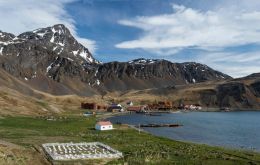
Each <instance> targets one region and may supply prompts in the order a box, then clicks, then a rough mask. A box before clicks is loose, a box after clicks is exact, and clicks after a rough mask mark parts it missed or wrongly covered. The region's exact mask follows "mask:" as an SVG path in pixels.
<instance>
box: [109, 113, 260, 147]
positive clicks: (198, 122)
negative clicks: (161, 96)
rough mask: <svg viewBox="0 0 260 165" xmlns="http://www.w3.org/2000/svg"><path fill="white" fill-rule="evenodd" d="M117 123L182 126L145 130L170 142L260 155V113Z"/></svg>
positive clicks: (139, 118) (126, 119) (170, 116)
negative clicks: (196, 144)
mask: <svg viewBox="0 0 260 165" xmlns="http://www.w3.org/2000/svg"><path fill="white" fill-rule="evenodd" d="M110 121H112V122H113V123H116V122H121V123H126V124H133V125H138V124H148V123H179V124H183V125H184V126H183V127H178V128H170V127H164V128H162V127H161V128H145V129H144V130H146V131H148V132H150V133H152V134H154V135H157V136H164V137H168V138H170V139H175V140H181V141H190V142H195V143H204V144H210V145H215V146H224V147H230V148H239V149H249V150H256V151H260V112H253V111H252V112H191V113H173V114H162V116H148V115H147V116H146V115H141V114H132V115H125V116H116V117H112V118H110Z"/></svg>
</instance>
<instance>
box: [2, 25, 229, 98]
mask: <svg viewBox="0 0 260 165" xmlns="http://www.w3.org/2000/svg"><path fill="white" fill-rule="evenodd" d="M0 67H1V68H3V69H4V70H5V71H7V72H8V73H9V74H11V75H12V76H15V77H16V78H19V79H20V80H23V81H25V82H26V83H27V84H29V85H30V86H32V87H33V88H35V89H37V90H40V91H44V92H47V93H51V94H55V95H66V94H78V95H84V96H89V95H93V94H97V93H106V92H111V91H126V90H131V89H133V90H135V89H148V88H160V87H166V86H171V85H184V84H193V83H199V82H205V81H210V80H225V79H231V77H230V76H228V75H226V74H223V73H221V72H218V71H215V70H213V69H212V68H210V67H208V66H206V65H203V64H199V63H194V62H189V63H188V62H187V63H172V62H170V61H166V60H153V59H136V60H133V61H129V62H108V63H104V64H103V63H100V62H99V61H98V60H97V59H95V58H94V57H93V56H92V54H91V53H90V52H89V50H88V49H87V48H86V47H84V46H83V45H82V44H80V43H79V42H78V41H77V40H76V39H75V38H74V37H73V36H72V34H71V33H70V31H69V30H68V28H66V27H65V26H64V25H62V24H58V25H54V26H52V27H47V28H40V29H37V30H34V31H29V32H25V33H22V34H20V35H18V36H15V35H13V34H10V33H5V32H1V33H0Z"/></svg>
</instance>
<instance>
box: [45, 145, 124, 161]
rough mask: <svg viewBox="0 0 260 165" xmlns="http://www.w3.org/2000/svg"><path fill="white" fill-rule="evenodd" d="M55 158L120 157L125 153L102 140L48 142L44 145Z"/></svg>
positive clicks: (47, 151)
mask: <svg viewBox="0 0 260 165" xmlns="http://www.w3.org/2000/svg"><path fill="white" fill-rule="evenodd" d="M42 146H43V148H44V150H45V152H46V153H47V154H48V155H49V156H50V157H51V158H52V159H53V160H73V159H98V158H120V157H122V156H123V154H122V153H121V152H119V151H117V150H115V149H113V148H111V147H110V146H108V145H105V144H103V143H100V142H92V143H85V142H83V143H46V144H43V145H42Z"/></svg>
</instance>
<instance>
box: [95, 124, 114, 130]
mask: <svg viewBox="0 0 260 165" xmlns="http://www.w3.org/2000/svg"><path fill="white" fill-rule="evenodd" d="M95 129H96V130H101V131H104V130H111V129H113V125H102V126H101V125H98V124H96V126H95Z"/></svg>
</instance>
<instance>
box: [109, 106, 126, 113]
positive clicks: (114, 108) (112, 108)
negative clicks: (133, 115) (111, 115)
mask: <svg viewBox="0 0 260 165" xmlns="http://www.w3.org/2000/svg"><path fill="white" fill-rule="evenodd" d="M107 111H108V112H123V111H124V109H123V107H122V105H121V104H112V105H111V106H109V107H108V108H107Z"/></svg>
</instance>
